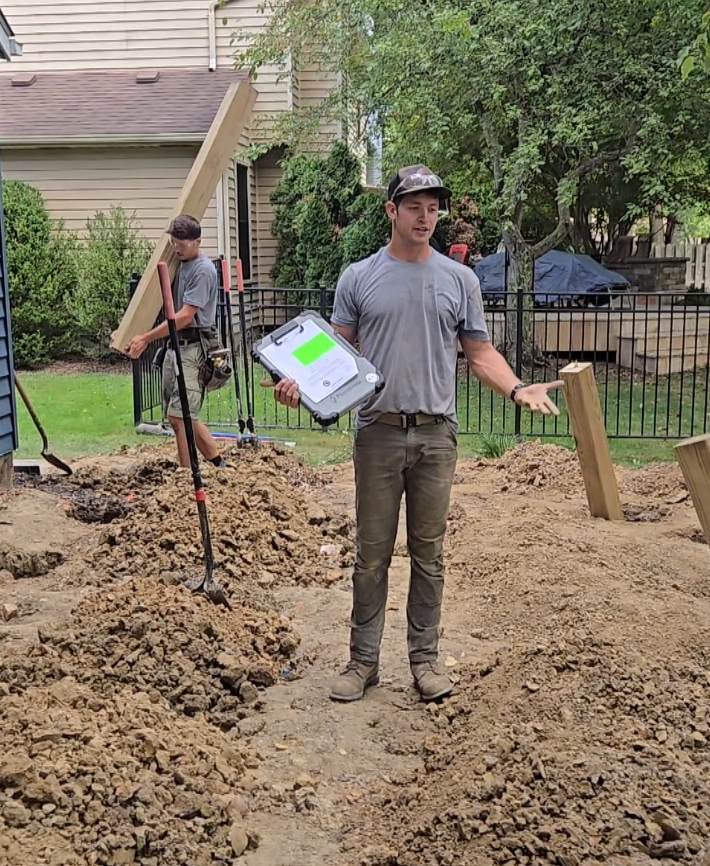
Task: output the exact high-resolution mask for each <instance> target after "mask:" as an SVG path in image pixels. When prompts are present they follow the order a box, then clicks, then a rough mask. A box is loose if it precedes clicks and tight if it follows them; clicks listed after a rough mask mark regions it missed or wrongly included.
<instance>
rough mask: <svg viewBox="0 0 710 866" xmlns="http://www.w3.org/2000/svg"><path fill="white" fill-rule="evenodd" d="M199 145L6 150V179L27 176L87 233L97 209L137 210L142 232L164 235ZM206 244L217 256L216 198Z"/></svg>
mask: <svg viewBox="0 0 710 866" xmlns="http://www.w3.org/2000/svg"><path fill="white" fill-rule="evenodd" d="M196 154H197V148H196V147H189V146H182V147H168V146H161V147H134V148H131V147H124V148H115V147H114V148H37V149H23V150H19V149H18V150H16V149H13V148H4V149H3V152H2V157H3V162H2V169H3V177H4V178H5V179H6V180H23V181H26V182H27V183H31V184H32V185H33V186H35V187H36V188H37V189H38V190H39V191H40V192H41V193H42V195H43V196H44V199H45V201H46V203H47V207H48V208H49V212H50V214H51V216H52V217H53V218H54V219H56V220H58V219H63V220H65V222H66V225H67V228H69V229H71V230H72V231H78V232H83V231H84V229H85V228H86V220H87V219H88V218H89V217H91V216H93V215H94V214H95V213H96V211H98V210H103V211H107V210H108V209H109V208H110V207H111V205H120V206H121V207H123V208H124V209H125V210H127V211H129V212H133V211H135V215H136V220H137V222H138V224H139V225H140V226H141V229H142V231H143V232H144V233H145V235H146V237H148V238H149V239H150V240H152V241H156V240H158V239H159V238H161V237H162V236H163V234H164V232H165V229H166V227H167V225H168V222H169V220H170V217H171V214H172V212H173V209H174V207H175V202H176V200H177V198H178V196H179V195H180V192H181V190H182V188H183V185H184V183H185V180H186V178H187V175H188V173H189V171H190V168H191V167H192V164H193V162H194V159H195V156H196ZM202 230H203V248H204V250H205V252H206V253H207V254H208V255H210V256H216V255H217V252H218V250H217V208H216V201H215V199H214V198H213V199H212V201H211V202H210V205H209V207H208V209H207V212H206V213H205V217H204V219H203V222H202Z"/></svg>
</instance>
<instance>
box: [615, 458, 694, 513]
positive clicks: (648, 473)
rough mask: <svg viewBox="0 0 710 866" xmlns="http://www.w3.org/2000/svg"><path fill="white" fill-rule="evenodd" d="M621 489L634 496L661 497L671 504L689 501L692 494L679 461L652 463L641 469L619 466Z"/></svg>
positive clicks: (617, 471)
mask: <svg viewBox="0 0 710 866" xmlns="http://www.w3.org/2000/svg"><path fill="white" fill-rule="evenodd" d="M616 477H617V479H618V482H619V490H620V491H621V492H622V493H625V494H627V495H633V496H641V497H649V498H651V499H660V500H662V501H663V502H666V503H668V504H670V505H675V504H677V503H680V502H686V501H689V497H690V494H689V493H688V488H687V486H686V484H685V480H684V478H683V473H682V472H681V469H680V466H679V465H678V464H677V463H651V464H649V465H648V466H643V467H642V468H641V469H625V468H622V467H617V469H616Z"/></svg>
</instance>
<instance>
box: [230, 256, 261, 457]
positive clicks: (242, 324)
mask: <svg viewBox="0 0 710 866" xmlns="http://www.w3.org/2000/svg"><path fill="white" fill-rule="evenodd" d="M237 289H238V291H239V330H240V331H241V335H242V360H243V361H244V394H245V396H246V398H247V430H248V431H249V432H250V433H251V434H252V436H253V437H254V444H255V445H256V444H257V442H258V440H257V438H256V436H255V432H254V404H253V402H252V399H251V396H253V394H252V388H251V386H250V382H249V377H250V371H249V352H248V351H247V320H246V311H245V309H244V275H243V273H242V260H241V259H237ZM235 375H236V369H235ZM250 395H251V396H250Z"/></svg>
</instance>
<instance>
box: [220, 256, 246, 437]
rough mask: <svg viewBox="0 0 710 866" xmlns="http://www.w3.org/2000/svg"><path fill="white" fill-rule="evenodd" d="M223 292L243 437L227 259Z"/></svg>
mask: <svg viewBox="0 0 710 866" xmlns="http://www.w3.org/2000/svg"><path fill="white" fill-rule="evenodd" d="M221 264H222V290H223V291H224V303H225V307H226V309H227V328H228V330H229V334H228V339H229V348H230V351H231V357H232V369H233V370H234V392H235V396H236V398H237V412H238V423H239V432H240V434H241V435H242V436H243V435H244V431H245V430H246V426H247V425H246V421H245V420H244V409H243V407H242V390H241V386H240V384H239V370H238V368H237V347H236V344H235V340H234V318H233V316H232V299H231V296H230V278H229V262H228V261H227V259H222V261H221Z"/></svg>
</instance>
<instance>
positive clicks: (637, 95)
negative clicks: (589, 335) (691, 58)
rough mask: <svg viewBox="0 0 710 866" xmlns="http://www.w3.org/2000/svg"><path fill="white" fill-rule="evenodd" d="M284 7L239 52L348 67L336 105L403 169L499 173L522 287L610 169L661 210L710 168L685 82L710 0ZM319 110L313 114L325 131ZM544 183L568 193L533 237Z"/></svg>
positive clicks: (705, 114)
mask: <svg viewBox="0 0 710 866" xmlns="http://www.w3.org/2000/svg"><path fill="white" fill-rule="evenodd" d="M270 8H271V11H272V14H271V17H270V19H269V21H268V22H267V24H266V26H265V28H264V30H263V31H262V32H261V33H260V34H259V35H257V36H256V37H255V38H254V41H253V43H252V44H251V46H250V47H249V48H248V49H247V51H246V52H245V53H244V54H243V55H241V56H240V57H239V58H238V59H237V62H238V63H239V64H246V65H248V66H250V67H251V68H252V69H254V70H258V68H259V67H260V66H261V65H262V64H265V63H278V62H280V61H282V60H283V59H284V58H286V56H287V55H289V54H290V56H291V58H292V62H293V65H294V67H295V68H296V69H298V68H300V67H301V66H302V65H303V64H306V63H310V64H315V65H316V66H317V67H319V68H322V69H330V70H336V71H338V72H339V73H340V74H341V80H342V82H343V83H342V86H341V87H340V88H339V89H338V90H337V91H336V92H335V93H334V94H333V95H332V96H331V97H329V99H328V100H326V101H325V102H324V103H323V105H322V106H321V111H322V112H326V113H328V114H329V115H331V116H335V115H337V116H338V117H339V119H341V120H344V121H346V122H347V128H348V130H349V131H350V132H351V134H359V135H361V136H365V135H367V134H368V133H369V131H370V130H372V129H373V128H376V129H378V130H379V131H380V132H381V134H382V136H383V141H384V148H385V151H384V161H385V168H387V169H392V168H394V167H395V166H397V165H402V164H408V163H412V162H415V161H422V162H426V163H427V164H429V165H431V166H432V167H436V168H437V169H438V170H439V171H440V172H441V173H444V174H447V173H448V172H451V173H453V172H454V169H456V168H457V167H460V166H461V165H462V164H465V163H467V162H468V165H469V167H470V168H472V171H471V176H472V177H475V178H476V180H478V181H480V180H481V179H482V178H483V177H484V176H485V175H487V176H488V178H489V179H490V184H491V189H492V205H493V208H494V212H495V216H496V219H497V221H498V224H499V226H500V230H501V233H502V237H503V239H504V241H505V244H506V247H507V249H508V251H509V253H510V256H511V271H510V276H511V281H512V285H513V286H515V287H517V288H519V289H525V288H529V286H530V285H531V278H532V265H533V261H534V258H535V257H537V256H540V255H542V254H543V253H545V252H546V251H548V250H549V249H552V248H554V247H556V246H557V245H558V244H559V243H560V242H562V241H563V240H564V239H565V238H566V237H567V235H568V233H569V231H570V227H571V225H572V214H573V209H574V208H575V206H576V207H577V210H578V215H581V214H582V213H583V212H585V211H586V212H587V213H589V214H593V212H594V209H595V204H594V202H593V201H588V202H587V203H586V204H585V205H584V207H582V205H581V202H582V199H581V198H580V197H581V196H583V195H587V196H588V197H592V195H593V193H594V194H595V195H598V194H600V193H601V192H602V191H603V186H604V177H605V176H606V177H610V176H611V175H609V174H608V173H610V172H614V171H618V170H621V171H622V172H623V176H624V178H625V182H626V183H629V184H631V185H635V189H634V194H635V195H634V206H635V207H636V208H637V209H639V210H643V211H644V212H645V213H648V212H649V211H650V210H651V209H652V208H653V207H654V206H655V205H656V204H658V203H659V202H660V203H663V202H664V201H667V200H669V199H672V200H673V205H672V206H673V207H674V208H675V207H676V204H677V201H678V200H680V199H682V198H683V197H684V196H685V195H686V193H687V191H688V188H689V185H688V184H687V183H686V182H685V181H686V178H685V177H684V175H685V174H686V173H687V169H688V166H689V165H694V164H699V165H700V167H701V168H706V167H707V146H706V144H705V142H706V141H707V138H708V135H707V133H708V130H710V99H708V96H709V95H710V85H708V84H705V83H702V84H701V85H699V86H698V87H697V88H695V89H690V88H687V87H684V86H683V83H682V81H681V80H680V76H679V75H678V73H677V69H676V67H675V65H674V63H673V61H672V58H674V57H675V56H676V54H677V51H678V48H679V46H681V45H684V44H687V43H688V42H689V41H690V40H691V39H692V38H693V35H694V27H697V21H698V20H699V19H700V16H701V14H702V11H703V4H702V3H701V2H700V0H685V2H683V3H668V2H667V0H633V2H632V0H605V2H602V0H551V2H549V3H543V4H541V3H539V2H537V0H510V2H505V3H502V2H499V0H475V2H474V0H439V2H437V3H435V4H434V3H430V2H428V0H422V2H419V3H409V2H405V0H274V3H273V4H272V6H271V7H270ZM310 114H311V113H309V112H305V113H303V114H302V116H303V121H304V124H306V120H308V124H310V126H309V128H311V129H312V128H313V122H312V116H310ZM289 123H290V124H291V127H290V130H289V134H290V135H296V134H297V131H298V130H297V126H296V127H294V126H293V118H289ZM304 128H305V126H304ZM281 134H282V131H280V130H279V129H278V127H277V128H276V132H275V135H276V136H279V135H281ZM471 155H475V158H474V159H472V158H471ZM698 158H699V163H696V160H697V159H698ZM690 186H691V187H692V186H693V184H690ZM595 188H596V191H595ZM541 190H542V191H543V196H541V195H540V191H541ZM471 191H472V190H471V189H469V190H461V191H460V192H461V193H462V194H463V193H466V192H469V193H470V192H471ZM693 191H694V192H695V191H696V187H693ZM535 195H538V196H539V197H544V195H546V196H547V198H548V201H552V202H554V213H553V224H552V226H551V227H550V228H549V229H548V228H547V227H545V226H544V224H541V226H540V228H541V229H542V230H543V231H544V232H545V233H544V236H542V235H537V236H536V237H532V238H529V237H526V235H525V233H524V231H525V219H526V216H529V214H530V210H531V207H530V205H531V201H532V200H533V198H534V196H535ZM597 207H598V205H597ZM609 211H611V208H609ZM548 216H549V213H548ZM614 219H615V222H616V224H617V225H619V222H620V221H619V219H618V218H617V217H616V215H615V217H614ZM527 324H528V325H529V317H528V321H527ZM528 334H529V328H528ZM509 360H511V361H514V360H515V359H514V358H513V357H511V356H510V355H509Z"/></svg>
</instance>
